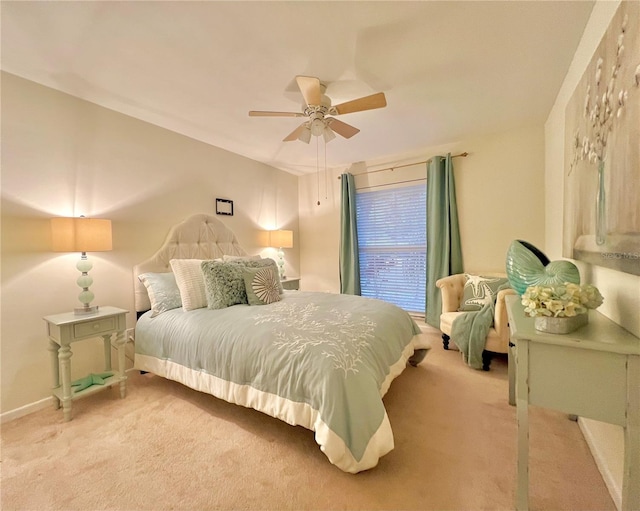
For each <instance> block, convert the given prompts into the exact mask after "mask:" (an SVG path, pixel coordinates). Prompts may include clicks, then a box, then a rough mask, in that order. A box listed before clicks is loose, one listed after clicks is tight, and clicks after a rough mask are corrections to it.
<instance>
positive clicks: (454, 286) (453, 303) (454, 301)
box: [436, 275, 464, 313]
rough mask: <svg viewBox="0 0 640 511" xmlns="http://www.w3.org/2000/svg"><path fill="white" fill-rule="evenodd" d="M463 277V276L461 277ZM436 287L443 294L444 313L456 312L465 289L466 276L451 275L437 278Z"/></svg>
mask: <svg viewBox="0 0 640 511" xmlns="http://www.w3.org/2000/svg"><path fill="white" fill-rule="evenodd" d="M461 277H462V278H461ZM436 287H437V288H438V289H440V293H441V295H442V313H445V312H456V311H457V310H458V309H459V308H460V300H461V299H462V293H463V291H464V276H462V275H450V276H448V277H444V278H441V279H438V280H436Z"/></svg>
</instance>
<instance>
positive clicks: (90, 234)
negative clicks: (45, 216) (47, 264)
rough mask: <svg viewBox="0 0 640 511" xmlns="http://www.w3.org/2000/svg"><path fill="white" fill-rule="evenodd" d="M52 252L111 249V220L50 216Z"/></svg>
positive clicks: (102, 250) (103, 250)
mask: <svg viewBox="0 0 640 511" xmlns="http://www.w3.org/2000/svg"><path fill="white" fill-rule="evenodd" d="M51 241H52V248H53V251H54V252H105V251H108V250H111V249H112V240H111V220H105V219H102V218H85V217H79V218H52V219H51Z"/></svg>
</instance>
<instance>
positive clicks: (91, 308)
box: [73, 305, 99, 315]
mask: <svg viewBox="0 0 640 511" xmlns="http://www.w3.org/2000/svg"><path fill="white" fill-rule="evenodd" d="M98 309H99V305H85V306H84V307H76V308H75V309H73V313H74V314H76V315H82V314H95V313H96V312H98Z"/></svg>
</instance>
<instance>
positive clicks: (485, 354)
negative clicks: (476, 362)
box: [482, 350, 493, 371]
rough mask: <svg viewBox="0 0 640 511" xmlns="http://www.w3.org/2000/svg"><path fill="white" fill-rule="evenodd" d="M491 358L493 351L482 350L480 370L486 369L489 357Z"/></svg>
mask: <svg viewBox="0 0 640 511" xmlns="http://www.w3.org/2000/svg"><path fill="white" fill-rule="evenodd" d="M492 358H493V352H491V351H487V350H483V351H482V370H483V371H488V370H489V366H490V365H491V359H492Z"/></svg>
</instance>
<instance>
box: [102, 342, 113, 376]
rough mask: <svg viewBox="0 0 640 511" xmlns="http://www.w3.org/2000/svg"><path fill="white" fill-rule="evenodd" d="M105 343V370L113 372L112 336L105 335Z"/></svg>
mask: <svg viewBox="0 0 640 511" xmlns="http://www.w3.org/2000/svg"><path fill="white" fill-rule="evenodd" d="M102 342H103V343H104V370H105V371H111V334H108V335H103V336H102Z"/></svg>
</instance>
